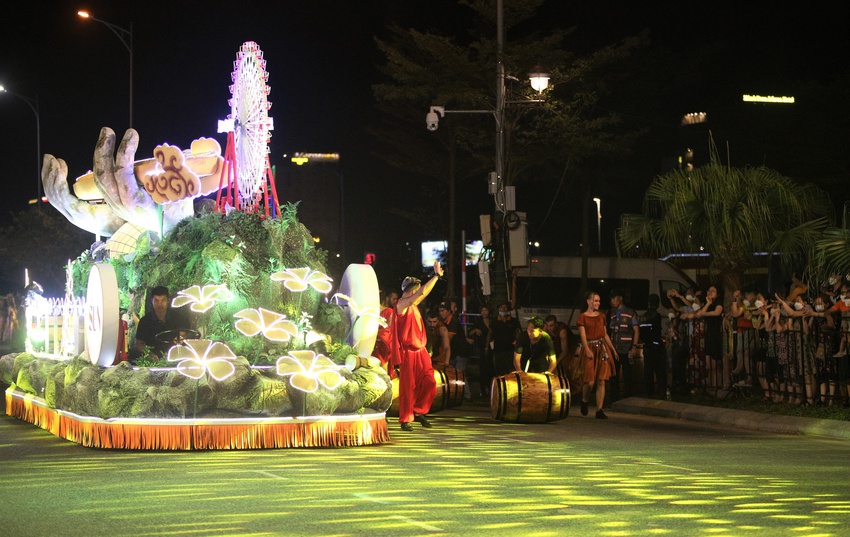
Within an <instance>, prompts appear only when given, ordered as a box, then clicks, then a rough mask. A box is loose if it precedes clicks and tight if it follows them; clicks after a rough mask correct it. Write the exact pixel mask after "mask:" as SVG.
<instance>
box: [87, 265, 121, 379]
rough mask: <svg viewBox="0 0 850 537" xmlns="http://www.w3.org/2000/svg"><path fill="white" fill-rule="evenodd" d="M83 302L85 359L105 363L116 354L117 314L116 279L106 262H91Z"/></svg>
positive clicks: (110, 266)
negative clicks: (84, 306) (84, 305)
mask: <svg viewBox="0 0 850 537" xmlns="http://www.w3.org/2000/svg"><path fill="white" fill-rule="evenodd" d="M86 296H87V298H88V300H87V304H86V347H87V348H88V351H89V360H91V363H93V364H95V365H99V366H101V367H107V366H110V365H112V364H113V362H115V356H116V355H117V354H118V340H119V337H118V335H119V329H120V326H121V323H120V318H121V314H120V312H119V307H118V279H117V278H116V277H115V269H114V268H112V265H110V264H109V263H98V264H95V265H94V266H93V267H92V269H91V272H90V273H89V283H88V291H87V295H86Z"/></svg>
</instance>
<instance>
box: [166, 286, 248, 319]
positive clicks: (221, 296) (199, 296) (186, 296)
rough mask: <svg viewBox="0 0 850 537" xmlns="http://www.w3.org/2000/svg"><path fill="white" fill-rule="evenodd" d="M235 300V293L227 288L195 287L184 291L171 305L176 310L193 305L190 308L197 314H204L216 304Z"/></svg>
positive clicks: (179, 293) (178, 294)
mask: <svg viewBox="0 0 850 537" xmlns="http://www.w3.org/2000/svg"><path fill="white" fill-rule="evenodd" d="M231 300H233V293H231V292H230V289H228V288H227V287H225V286H223V285H221V284H216V285H205V286H203V287H201V286H200V285H193V286H192V287H189V288H188V289H183V290H182V291H180V292H178V293H177V296H176V297H174V300H172V301H171V305H172V306H173V307H175V308H180V307H183V306H185V305H186V304H191V306H190V308H189V309H191V310H192V311H194V312H195V313H204V312H205V311H207V310H209V309H210V308H212V307H213V306H215V303H216V302H229V301H231Z"/></svg>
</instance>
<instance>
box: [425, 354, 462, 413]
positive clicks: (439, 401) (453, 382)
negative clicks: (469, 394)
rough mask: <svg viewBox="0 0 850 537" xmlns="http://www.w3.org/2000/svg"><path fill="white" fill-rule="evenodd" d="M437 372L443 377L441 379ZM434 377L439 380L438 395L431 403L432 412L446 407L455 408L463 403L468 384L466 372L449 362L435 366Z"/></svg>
mask: <svg viewBox="0 0 850 537" xmlns="http://www.w3.org/2000/svg"><path fill="white" fill-rule="evenodd" d="M437 373H441V374H442V375H440V376H441V377H442V379H440V378H439V377H438V375H437ZM434 379H435V380H436V381H437V395H435V396H434V403H433V404H432V405H431V412H437V411H438V410H443V409H444V408H453V407H456V406H460V405H462V404H463V396H464V390H466V389H467V386H466V374H465V373H464V372H463V371H461V370H460V369H457V368H455V367H452V366H450V365H448V364H446V365H443V364H440V365H437V366H436V367H434Z"/></svg>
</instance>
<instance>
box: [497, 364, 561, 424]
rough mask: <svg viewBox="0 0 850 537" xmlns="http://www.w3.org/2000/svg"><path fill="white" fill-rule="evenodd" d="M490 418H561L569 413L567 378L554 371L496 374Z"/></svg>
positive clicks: (518, 420)
mask: <svg viewBox="0 0 850 537" xmlns="http://www.w3.org/2000/svg"><path fill="white" fill-rule="evenodd" d="M490 412H491V413H492V416H493V419H497V420H500V421H511V422H516V423H544V422H549V421H557V420H562V419H564V418H566V417H567V415H568V414H569V413H570V381H568V380H567V378H566V377H565V376H564V375H561V374H558V373H557V372H556V373H525V372H522V371H515V372H513V373H508V374H507V375H502V376H501V377H496V378H494V379H493V384H492V386H491V388H490Z"/></svg>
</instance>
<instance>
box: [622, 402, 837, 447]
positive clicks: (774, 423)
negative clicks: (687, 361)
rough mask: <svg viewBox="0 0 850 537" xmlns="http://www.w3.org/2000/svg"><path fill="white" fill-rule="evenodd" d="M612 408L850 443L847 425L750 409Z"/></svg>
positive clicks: (684, 405) (633, 405)
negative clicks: (848, 441)
mask: <svg viewBox="0 0 850 537" xmlns="http://www.w3.org/2000/svg"><path fill="white" fill-rule="evenodd" d="M611 408H612V410H615V411H617V412H624V413H627V414H642V415H645V416H658V417H664V418H676V419H681V420H688V421H701V422H707V423H717V424H720V425H730V426H733V427H740V428H741V429H750V430H754V431H762V432H766V433H773V434H799V435H806V436H818V437H823V438H834V439H836V440H850V422H846V421H837V420H827V419H817V418H803V417H798V416H781V415H775V414H764V413H762V412H752V411H749V410H731V409H728V408H720V407H706V406H700V405H691V404H688V403H677V402H673V401H664V400H659V399H644V398H641V397H629V398H626V399H621V400H619V401H616V402H614V403H613V404H612V405H611Z"/></svg>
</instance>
